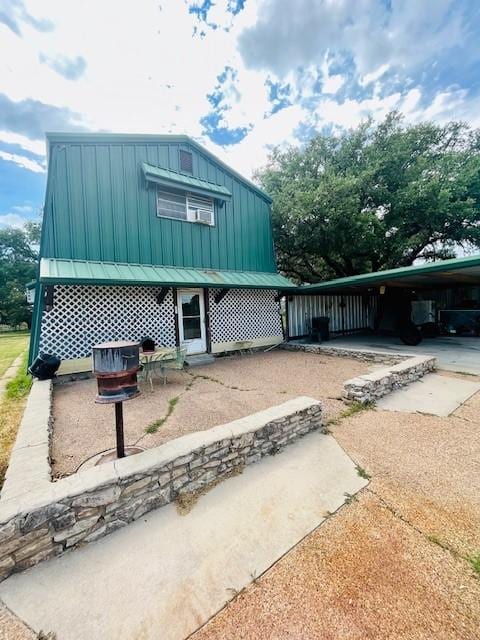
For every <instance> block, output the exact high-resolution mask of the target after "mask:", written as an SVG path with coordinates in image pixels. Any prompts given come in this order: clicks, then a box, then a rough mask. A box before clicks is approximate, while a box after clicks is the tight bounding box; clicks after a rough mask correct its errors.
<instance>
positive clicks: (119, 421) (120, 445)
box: [115, 402, 125, 458]
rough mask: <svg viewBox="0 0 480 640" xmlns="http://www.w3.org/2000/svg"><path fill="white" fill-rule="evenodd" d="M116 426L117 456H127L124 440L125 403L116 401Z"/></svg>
mask: <svg viewBox="0 0 480 640" xmlns="http://www.w3.org/2000/svg"><path fill="white" fill-rule="evenodd" d="M115 428H116V430H117V458H124V457H125V446H124V442H123V403H122V402H116V403H115Z"/></svg>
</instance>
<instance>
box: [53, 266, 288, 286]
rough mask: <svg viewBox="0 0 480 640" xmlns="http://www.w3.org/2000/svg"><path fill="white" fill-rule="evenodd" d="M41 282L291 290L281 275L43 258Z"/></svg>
mask: <svg viewBox="0 0 480 640" xmlns="http://www.w3.org/2000/svg"><path fill="white" fill-rule="evenodd" d="M40 281H41V282H43V283H45V284H95V285H102V284H104V285H115V284H117V285H125V284H130V285H157V286H176V287H178V286H181V287H215V288H224V289H225V288H229V289H230V288H231V289H291V288H294V287H295V285H294V284H293V283H292V282H290V280H287V278H285V277H284V276H282V275H280V274H279V273H261V272H256V271H210V270H206V269H187V268H184V267H165V266H155V265H144V264H126V263H118V262H93V261H86V260H63V259H57V258H42V259H41V261H40Z"/></svg>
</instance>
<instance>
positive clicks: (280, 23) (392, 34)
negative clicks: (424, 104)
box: [240, 0, 474, 76]
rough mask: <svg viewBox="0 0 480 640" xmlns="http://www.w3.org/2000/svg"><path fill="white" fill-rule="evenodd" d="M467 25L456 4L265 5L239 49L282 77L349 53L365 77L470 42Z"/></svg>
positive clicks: (302, 1) (313, 0)
mask: <svg viewBox="0 0 480 640" xmlns="http://www.w3.org/2000/svg"><path fill="white" fill-rule="evenodd" d="M469 21H470V15H469V14H468V10H467V7H465V6H463V3H457V2H455V0H422V1H421V2H418V0H402V1H401V2H400V1H398V0H392V2H391V3H390V4H388V3H386V2H385V1H384V0H356V2H350V1H349V0H324V1H323V2H320V1H319V0H296V1H295V3H294V4H292V2H291V0H264V1H263V2H262V3H261V4H260V10H259V17H258V21H257V22H256V24H254V25H253V26H252V27H251V28H249V29H247V30H246V31H245V32H244V33H243V34H241V36H240V49H241V52H242V55H243V57H244V59H245V61H246V64H247V65H248V66H249V67H252V68H257V69H269V70H272V71H274V72H275V73H277V74H278V75H281V76H283V75H285V74H288V72H289V71H291V70H292V69H295V68H297V67H299V66H305V65H309V64H312V63H317V64H321V61H322V59H323V56H324V55H325V52H326V51H328V50H330V51H337V52H342V51H348V52H350V53H351V54H352V56H353V58H354V61H355V65H356V68H357V70H358V72H359V74H360V75H361V76H365V75H367V74H371V73H372V72H374V71H375V70H376V69H378V68H379V66H380V65H383V64H389V65H390V66H391V67H400V68H402V69H408V68H414V67H416V66H418V65H419V64H421V63H423V62H424V61H426V60H429V59H431V58H432V57H433V58H434V57H436V56H438V53H439V52H441V51H443V50H444V49H445V48H446V47H454V46H455V45H457V44H460V43H462V41H463V40H464V39H465V38H466V37H467V35H470V36H471V37H474V35H473V32H472V30H471V28H470V23H469Z"/></svg>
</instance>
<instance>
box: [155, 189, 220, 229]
mask: <svg viewBox="0 0 480 640" xmlns="http://www.w3.org/2000/svg"><path fill="white" fill-rule="evenodd" d="M157 216H158V217H159V218H174V219H175V220H186V221H187V222H198V223H200V224H208V225H210V226H212V225H213V224H215V220H214V207H213V200H212V198H205V197H203V196H196V195H193V194H188V193H176V192H174V191H163V190H160V189H158V190H157Z"/></svg>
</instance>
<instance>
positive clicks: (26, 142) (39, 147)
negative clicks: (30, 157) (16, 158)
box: [0, 131, 45, 156]
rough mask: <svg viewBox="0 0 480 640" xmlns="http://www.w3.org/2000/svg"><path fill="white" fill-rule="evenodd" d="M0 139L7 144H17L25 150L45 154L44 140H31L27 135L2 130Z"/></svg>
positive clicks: (39, 154) (38, 154) (40, 154)
mask: <svg viewBox="0 0 480 640" xmlns="http://www.w3.org/2000/svg"><path fill="white" fill-rule="evenodd" d="M0 141H2V142H6V143H7V144H16V145H18V146H19V147H21V148H22V149H24V150H25V151H30V153H34V154H35V155H37V156H44V155H45V142H44V141H43V140H42V141H40V140H30V139H29V138H27V137H26V136H23V135H21V134H18V133H13V132H12V131H0Z"/></svg>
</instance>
